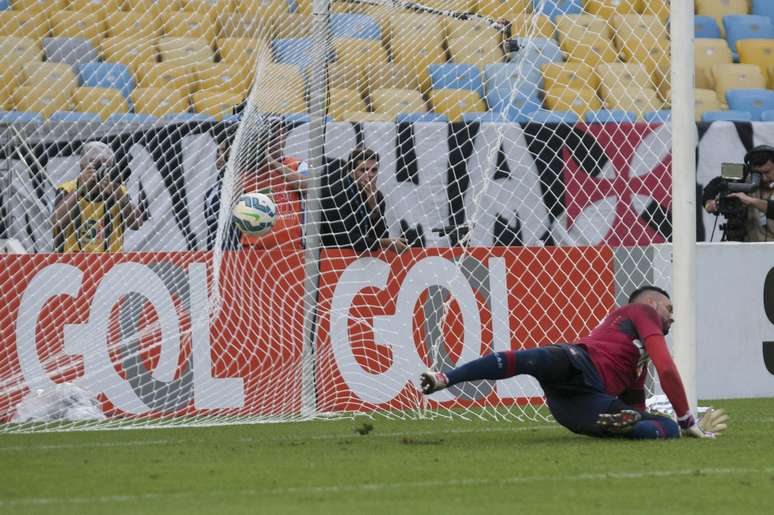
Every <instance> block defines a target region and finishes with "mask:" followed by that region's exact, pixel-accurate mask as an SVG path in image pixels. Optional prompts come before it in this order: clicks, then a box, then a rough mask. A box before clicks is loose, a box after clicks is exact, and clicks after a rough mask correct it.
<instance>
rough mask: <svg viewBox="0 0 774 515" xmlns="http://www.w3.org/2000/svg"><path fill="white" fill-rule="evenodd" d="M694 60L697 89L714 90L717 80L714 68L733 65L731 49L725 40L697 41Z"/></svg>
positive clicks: (694, 48) (694, 47)
mask: <svg viewBox="0 0 774 515" xmlns="http://www.w3.org/2000/svg"><path fill="white" fill-rule="evenodd" d="M693 56H694V57H693V59H694V65H695V67H696V87H697V88H706V89H710V88H713V87H714V85H715V78H714V77H713V76H712V67H713V66H714V65H716V64H731V63H733V59H734V58H733V56H732V55H731V49H730V48H728V44H726V41H725V40H723V39H697V40H695V42H694V45H693Z"/></svg>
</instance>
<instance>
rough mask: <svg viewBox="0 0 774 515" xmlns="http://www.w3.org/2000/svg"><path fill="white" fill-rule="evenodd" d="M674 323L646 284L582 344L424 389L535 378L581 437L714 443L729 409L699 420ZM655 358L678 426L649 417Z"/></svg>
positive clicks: (515, 358)
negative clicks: (648, 384) (678, 357)
mask: <svg viewBox="0 0 774 515" xmlns="http://www.w3.org/2000/svg"><path fill="white" fill-rule="evenodd" d="M672 322H673V320H672V302H671V301H670V300H669V295H668V294H667V292H665V291H664V290H662V289H661V288H657V287H655V286H643V287H642V288H639V289H637V290H636V291H634V292H633V293H632V294H631V295H630V296H629V303H628V304H626V305H625V306H622V307H620V308H617V309H615V310H613V311H612V312H610V313H609V314H608V315H607V317H605V319H604V320H603V321H602V322H601V323H600V324H599V325H598V326H597V327H596V328H595V329H594V330H593V331H592V332H591V334H590V335H588V336H586V337H585V338H581V340H580V341H579V342H578V343H576V344H561V345H549V346H546V347H540V348H537V349H527V350H520V351H507V352H498V353H495V354H490V355H489V356H485V357H483V358H480V359H477V360H474V361H471V362H470V363H467V364H465V365H462V366H460V367H458V368H455V369H453V370H450V371H447V372H435V371H428V372H425V373H423V374H421V376H420V384H421V387H422V391H423V392H424V393H425V394H431V393H433V392H436V391H438V390H442V389H444V388H448V387H449V386H451V385H454V384H457V383H461V382H464V381H474V380H480V379H505V378H507V377H512V376H515V375H518V374H529V375H531V376H533V377H535V378H536V379H537V380H538V381H539V382H540V386H541V387H542V388H543V391H544V393H545V397H546V404H547V405H548V408H549V409H550V410H551V414H552V415H553V416H554V418H555V419H556V421H557V422H559V423H560V424H561V425H563V426H564V427H566V428H567V429H569V430H570V431H573V432H575V433H580V434H585V435H590V436H601V437H605V436H618V437H620V436H623V437H625V438H633V439H646V438H677V437H679V436H680V435H681V433H682V434H683V435H685V436H693V437H696V438H714V437H715V435H717V434H719V433H721V432H723V431H724V430H725V429H726V422H727V420H728V417H727V416H726V415H725V414H724V413H723V411H722V410H717V411H712V410H710V411H709V412H707V413H706V414H705V415H704V417H703V418H702V419H701V421H699V422H698V423H697V422H696V419H695V418H694V415H693V413H691V411H690V409H689V407H688V399H687V397H686V395H685V389H684V388H683V382H682V380H681V379H680V374H679V372H678V371H677V367H675V364H674V362H673V361H672V357H671V356H670V355H669V349H668V348H667V344H666V341H665V339H664V335H665V334H667V333H668V332H669V327H670V326H671V325H672ZM648 359H650V360H651V361H652V362H653V365H654V366H655V368H656V371H657V372H658V377H659V380H660V381H661V387H662V388H663V390H664V393H665V394H666V395H667V397H668V398H669V401H670V402H671V403H672V407H673V408H674V410H675V414H676V415H677V422H675V421H674V420H672V419H671V418H669V417H666V416H663V415H657V414H651V413H646V411H645V387H644V385H645V376H646V375H647V366H645V365H646V364H647V361H648Z"/></svg>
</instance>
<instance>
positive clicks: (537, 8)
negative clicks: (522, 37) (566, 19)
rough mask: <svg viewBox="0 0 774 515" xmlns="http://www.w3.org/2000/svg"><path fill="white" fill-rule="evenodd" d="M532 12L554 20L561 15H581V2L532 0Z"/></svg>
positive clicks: (572, 0)
mask: <svg viewBox="0 0 774 515" xmlns="http://www.w3.org/2000/svg"><path fill="white" fill-rule="evenodd" d="M532 11H533V12H535V13H540V14H544V15H546V16H548V17H549V18H551V19H552V20H554V19H555V18H556V17H557V16H560V15H562V14H581V13H582V12H583V5H582V2H581V0H532Z"/></svg>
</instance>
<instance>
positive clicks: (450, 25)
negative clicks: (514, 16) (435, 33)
mask: <svg viewBox="0 0 774 515" xmlns="http://www.w3.org/2000/svg"><path fill="white" fill-rule="evenodd" d="M442 24H443V30H444V35H445V37H446V39H451V38H463V37H466V38H469V39H475V38H486V39H490V38H491V39H499V38H500V32H499V31H498V30H497V29H495V28H493V27H490V26H489V24H487V23H484V22H481V21H478V20H459V19H457V18H448V17H444V18H442Z"/></svg>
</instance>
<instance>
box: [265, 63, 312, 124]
mask: <svg viewBox="0 0 774 515" xmlns="http://www.w3.org/2000/svg"><path fill="white" fill-rule="evenodd" d="M264 88H266V89H279V88H285V89H286V90H287V91H288V92H289V93H290V94H291V95H293V96H295V95H296V94H298V95H300V96H301V97H302V98H303V96H304V89H305V83H304V76H303V74H302V73H301V69H300V68H299V67H298V66H296V65H294V64H278V63H266V64H265V65H264V69H263V73H262V74H260V75H259V76H257V77H256V78H255V86H254V89H264ZM301 111H306V109H298V110H296V111H292V112H301Z"/></svg>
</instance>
